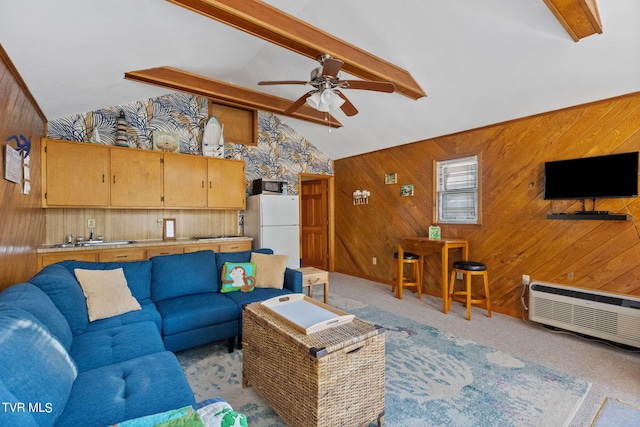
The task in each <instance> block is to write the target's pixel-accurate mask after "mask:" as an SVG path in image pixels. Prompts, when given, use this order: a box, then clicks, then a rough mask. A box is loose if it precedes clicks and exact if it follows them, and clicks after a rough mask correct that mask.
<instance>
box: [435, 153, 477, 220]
mask: <svg viewBox="0 0 640 427" xmlns="http://www.w3.org/2000/svg"><path fill="white" fill-rule="evenodd" d="M437 192H438V200H437V203H438V222H442V223H458V224H477V223H478V156H471V157H464V158H460V159H452V160H445V161H441V162H437Z"/></svg>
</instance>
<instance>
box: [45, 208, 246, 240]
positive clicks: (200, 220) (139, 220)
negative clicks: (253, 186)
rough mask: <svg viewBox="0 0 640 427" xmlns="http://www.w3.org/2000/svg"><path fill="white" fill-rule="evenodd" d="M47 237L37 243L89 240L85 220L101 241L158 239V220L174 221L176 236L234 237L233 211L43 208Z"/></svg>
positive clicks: (235, 230) (234, 215)
mask: <svg viewBox="0 0 640 427" xmlns="http://www.w3.org/2000/svg"><path fill="white" fill-rule="evenodd" d="M46 211H47V212H46V216H47V231H46V233H47V236H46V240H43V241H42V242H41V243H48V244H52V243H63V242H66V239H67V236H68V235H69V234H73V235H74V236H82V237H84V238H85V239H86V238H88V237H89V234H90V233H91V230H90V229H89V228H87V220H88V219H90V218H92V219H95V220H96V228H95V229H94V236H95V237H97V236H103V237H104V239H105V240H111V241H114V240H149V239H162V231H163V228H162V226H160V227H158V224H157V221H158V219H161V218H175V220H176V237H177V238H179V239H181V238H188V237H197V236H222V235H225V236H237V235H239V234H240V231H241V230H239V229H238V228H239V225H238V211H237V210H235V211H234V210H208V209H201V210H197V209H191V210H189V209H47V210H46Z"/></svg>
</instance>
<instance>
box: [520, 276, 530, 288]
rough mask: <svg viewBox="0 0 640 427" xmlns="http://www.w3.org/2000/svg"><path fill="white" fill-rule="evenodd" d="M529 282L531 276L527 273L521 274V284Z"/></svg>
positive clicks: (527, 284)
mask: <svg viewBox="0 0 640 427" xmlns="http://www.w3.org/2000/svg"><path fill="white" fill-rule="evenodd" d="M529 283H531V277H530V276H529V275H528V274H523V275H522V284H523V285H525V286H529Z"/></svg>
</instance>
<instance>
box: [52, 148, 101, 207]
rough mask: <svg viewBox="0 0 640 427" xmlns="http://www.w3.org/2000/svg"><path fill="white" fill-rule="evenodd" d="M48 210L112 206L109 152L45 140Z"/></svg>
mask: <svg viewBox="0 0 640 427" xmlns="http://www.w3.org/2000/svg"><path fill="white" fill-rule="evenodd" d="M43 150H44V155H43V158H44V160H45V162H46V166H45V171H44V173H43V177H44V178H45V179H44V183H43V188H44V189H45V190H44V191H45V200H44V203H45V206H49V207H58V206H74V207H82V206H95V207H107V206H109V148H108V147H106V146H100V145H93V144H88V143H82V142H71V141H59V140H52V139H46V138H45V139H43Z"/></svg>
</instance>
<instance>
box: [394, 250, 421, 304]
mask: <svg viewBox="0 0 640 427" xmlns="http://www.w3.org/2000/svg"><path fill="white" fill-rule="evenodd" d="M393 259H394V260H396V261H395V262H394V263H393V286H392V287H391V292H395V291H396V286H397V283H398V262H397V259H398V252H396V253H394V254H393ZM406 266H409V267H410V271H409V274H411V275H410V276H405V275H404V274H405V271H404V270H405V267H406ZM402 287H403V288H405V287H410V288H412V287H415V288H416V292H417V293H418V299H422V257H421V256H420V255H416V254H414V253H411V252H405V253H404V256H403V257H402Z"/></svg>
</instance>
